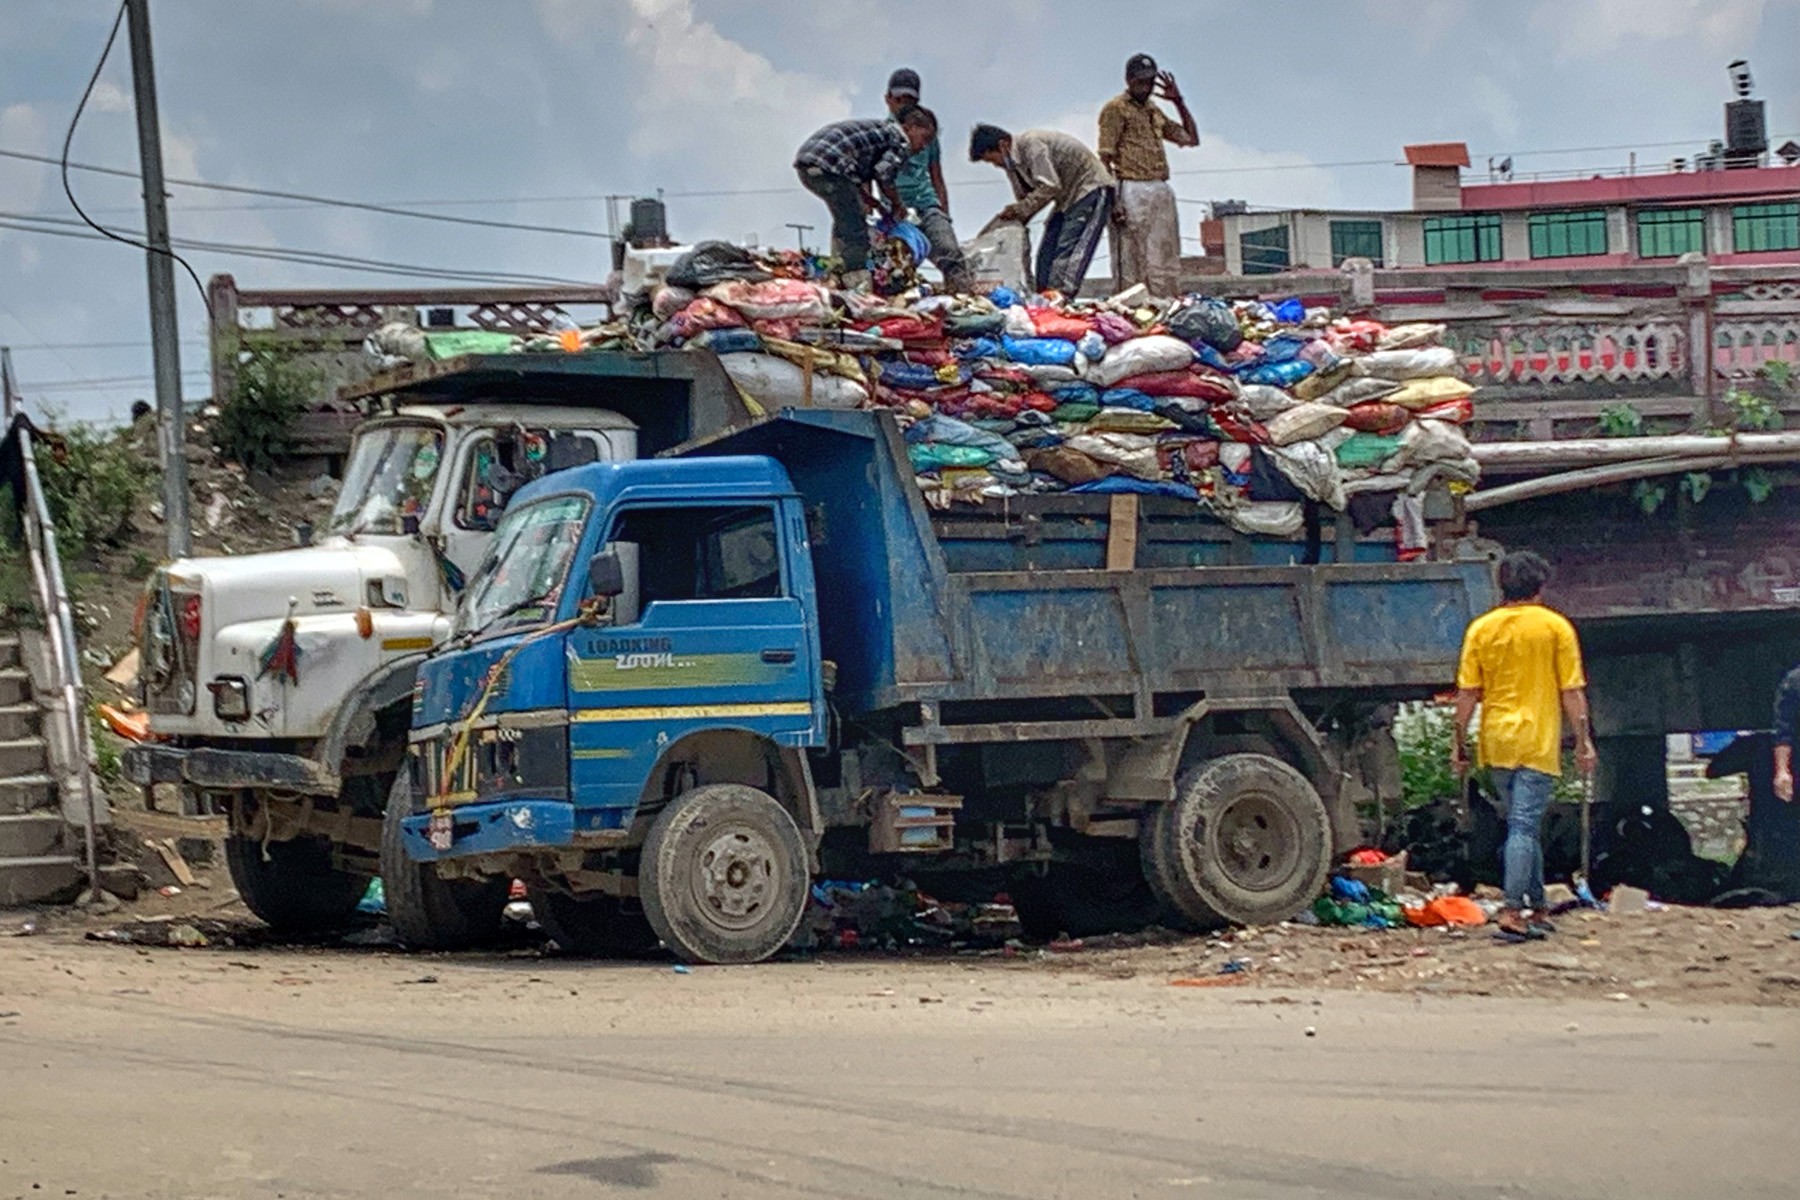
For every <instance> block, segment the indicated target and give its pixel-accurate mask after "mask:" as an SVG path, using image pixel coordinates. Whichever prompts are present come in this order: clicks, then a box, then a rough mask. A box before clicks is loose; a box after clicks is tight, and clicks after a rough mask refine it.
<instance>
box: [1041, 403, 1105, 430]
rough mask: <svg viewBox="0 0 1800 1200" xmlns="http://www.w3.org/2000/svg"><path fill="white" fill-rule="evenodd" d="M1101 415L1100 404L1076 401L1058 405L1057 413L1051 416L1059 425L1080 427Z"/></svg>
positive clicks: (1054, 412)
mask: <svg viewBox="0 0 1800 1200" xmlns="http://www.w3.org/2000/svg"><path fill="white" fill-rule="evenodd" d="M1099 414H1100V405H1099V404H1090V403H1088V402H1087V401H1083V400H1075V401H1068V402H1065V403H1062V404H1059V405H1057V406H1056V409H1055V411H1053V412H1052V413H1051V414H1050V419H1051V420H1052V421H1055V422H1056V423H1057V424H1058V425H1080V424H1083V423H1085V422H1087V421H1091V420H1093V419H1094V418H1095V417H1096V416H1098V415H1099Z"/></svg>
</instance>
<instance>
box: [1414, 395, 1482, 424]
mask: <svg viewBox="0 0 1800 1200" xmlns="http://www.w3.org/2000/svg"><path fill="white" fill-rule="evenodd" d="M1419 419H1420V420H1422V421H1447V422H1449V423H1450V424H1452V425H1467V424H1468V423H1469V422H1470V421H1473V420H1474V419H1475V402H1474V401H1473V400H1470V399H1469V398H1468V397H1467V396H1464V397H1462V398H1461V399H1458V400H1446V401H1444V402H1443V403H1442V404H1434V405H1432V406H1431V407H1430V408H1421V409H1420V410H1419Z"/></svg>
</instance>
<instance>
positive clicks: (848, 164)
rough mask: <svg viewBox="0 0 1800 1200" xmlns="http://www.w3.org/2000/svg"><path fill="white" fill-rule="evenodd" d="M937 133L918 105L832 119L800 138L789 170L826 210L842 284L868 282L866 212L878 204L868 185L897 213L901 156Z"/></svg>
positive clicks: (931, 119)
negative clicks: (870, 116)
mask: <svg viewBox="0 0 1800 1200" xmlns="http://www.w3.org/2000/svg"><path fill="white" fill-rule="evenodd" d="M935 137H937V118H936V117H934V116H932V115H931V113H930V112H928V111H926V110H925V109H923V108H920V107H919V106H918V105H916V104H915V105H912V106H911V107H909V108H905V109H902V110H901V111H900V112H898V113H895V114H894V116H893V119H892V120H887V121H881V120H866V121H865V120H850V121H836V122H833V123H832V124H830V125H827V126H825V127H824V128H823V129H820V130H819V131H818V132H817V133H815V134H813V135H812V136H811V137H809V138H807V139H806V141H805V142H803V143H801V145H800V149H799V151H798V152H797V153H796V154H795V155H794V169H795V170H796V171H798V172H799V174H800V182H801V184H802V185H803V186H804V187H805V188H806V190H807V191H809V192H811V193H812V194H813V195H815V196H817V197H818V198H819V199H821V200H823V201H824V202H825V207H826V208H828V209H830V210H831V252H832V254H834V255H835V256H836V257H837V258H838V260H839V262H840V263H842V267H841V268H840V272H841V273H840V275H839V282H840V283H842V284H843V286H844V287H846V288H864V287H867V286H868V284H869V222H868V214H869V213H871V212H876V211H879V210H880V209H881V208H882V204H881V202H880V201H879V200H877V199H876V197H875V193H874V192H873V191H872V190H871V186H870V185H874V186H875V187H879V188H880V189H881V194H882V197H883V198H884V199H885V200H886V201H887V205H886V207H887V209H888V211H889V212H891V213H896V214H897V213H898V212H899V210H900V207H901V204H900V193H899V192H898V191H897V190H896V189H895V187H894V179H895V177H896V176H898V175H899V173H900V168H901V167H902V166H903V165H904V164H905V162H906V160H907V159H908V158H910V157H912V156H913V155H915V154H917V153H918V152H919V151H921V150H923V149H924V148H925V147H926V146H927V145H929V144H930V142H931V141H932V139H933V138H935Z"/></svg>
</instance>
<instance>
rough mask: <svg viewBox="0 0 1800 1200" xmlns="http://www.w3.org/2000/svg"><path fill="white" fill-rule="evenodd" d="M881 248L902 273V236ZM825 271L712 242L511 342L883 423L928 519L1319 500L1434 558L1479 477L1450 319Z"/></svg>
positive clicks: (1265, 515)
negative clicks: (655, 366) (621, 305)
mask: <svg viewBox="0 0 1800 1200" xmlns="http://www.w3.org/2000/svg"><path fill="white" fill-rule="evenodd" d="M888 245H889V247H890V248H891V249H893V250H894V251H895V252H894V253H893V254H892V255H891V256H890V257H892V258H893V259H894V260H895V262H896V263H897V264H898V263H900V262H902V261H903V260H904V258H905V253H904V252H903V240H902V239H901V238H899V237H898V236H896V237H894V238H890V239H889V240H888ZM822 267H823V264H822V263H821V262H820V260H818V259H815V258H809V257H806V256H804V255H800V254H797V253H794V252H782V253H760V254H759V253H753V252H751V251H748V250H744V249H742V248H740V247H736V246H731V245H728V244H726V243H722V242H706V243H702V244H701V245H699V246H696V247H695V248H694V249H692V250H691V251H689V252H687V253H686V254H684V255H682V256H681V257H680V258H679V259H677V260H676V261H675V262H673V263H672V264H671V265H670V266H669V269H668V271H667V274H666V276H665V277H664V278H663V279H661V280H660V281H658V280H654V279H644V280H642V281H640V286H639V287H638V289H637V290H636V291H634V292H629V293H627V294H626V295H625V297H624V300H625V301H626V302H627V305H628V306H629V311H628V312H627V315H625V316H623V317H620V318H619V319H616V320H613V321H610V322H607V323H605V324H602V325H598V326H594V327H592V328H588V329H576V328H570V329H565V330H561V331H557V332H553V333H552V334H549V335H541V336H535V337H532V338H526V339H515V340H514V343H513V347H512V348H514V349H518V350H523V351H532V350H582V349H606V348H617V349H655V348H677V347H687V348H704V349H708V350H711V351H713V352H714V353H716V354H718V355H719V357H720V361H721V362H722V363H723V364H724V367H725V370H726V371H727V372H728V373H729V374H730V376H731V378H732V380H733V381H734V382H735V383H736V384H737V386H738V388H739V389H740V390H741V391H742V392H743V393H744V394H745V395H746V396H747V397H748V398H750V399H751V400H752V401H754V402H755V403H756V404H758V405H760V406H761V407H762V408H764V409H766V410H771V411H772V410H774V409H776V408H780V407H786V406H812V407H824V408H885V409H888V410H890V411H892V412H893V413H894V414H895V415H896V416H897V417H898V418H899V421H900V424H901V426H902V428H903V429H904V431H905V437H906V442H907V447H908V453H909V455H910V457H911V460H912V465H913V468H914V471H915V472H916V474H917V477H918V482H919V486H920V488H921V489H922V490H923V492H924V494H925V496H926V498H927V500H928V501H929V502H931V503H933V504H934V505H938V506H948V505H950V504H952V503H955V502H974V503H979V502H982V501H984V500H988V499H992V498H1003V497H1011V496H1020V495H1031V494H1041V493H1047V492H1072V493H1120V492H1130V493H1138V494H1144V495H1161V496H1170V497H1175V498H1178V499H1181V500H1186V501H1190V502H1192V503H1195V504H1197V505H1200V506H1202V507H1204V508H1206V509H1208V510H1210V511H1211V512H1212V513H1213V514H1215V515H1216V516H1217V517H1218V518H1219V519H1221V520H1223V521H1226V522H1228V523H1229V524H1231V525H1232V526H1233V527H1235V528H1236V529H1238V530H1240V531H1242V532H1246V533H1256V534H1267V535H1271V536H1278V537H1291V536H1294V535H1296V534H1298V533H1299V532H1300V531H1301V530H1302V529H1303V527H1304V525H1305V515H1306V509H1307V507H1308V506H1309V505H1316V506H1321V507H1322V508H1323V509H1329V510H1332V511H1336V512H1345V511H1347V512H1348V513H1349V514H1350V515H1351V517H1352V519H1353V520H1354V521H1355V523H1356V525H1357V528H1358V531H1359V532H1361V533H1369V532H1372V531H1374V530H1377V529H1381V528H1390V527H1391V528H1393V529H1394V530H1395V538H1396V543H1397V546H1398V548H1399V553H1400V556H1401V557H1403V558H1405V557H1413V556H1416V555H1419V554H1422V553H1423V552H1424V550H1425V546H1426V534H1425V526H1424V505H1423V499H1422V497H1423V495H1424V493H1425V492H1426V491H1427V490H1429V489H1431V488H1432V487H1434V486H1438V485H1445V486H1449V487H1452V488H1468V487H1472V486H1473V485H1474V484H1475V483H1476V482H1477V480H1478V478H1479V467H1478V466H1477V465H1476V462H1475V459H1474V455H1473V451H1472V449H1471V447H1470V444H1469V441H1468V439H1467V438H1466V437H1464V436H1463V433H1462V431H1461V430H1460V428H1459V426H1460V425H1462V424H1463V423H1464V422H1466V421H1468V420H1469V419H1470V417H1471V415H1472V411H1473V410H1472V405H1471V402H1470V396H1471V395H1472V393H1473V392H1474V388H1472V387H1471V386H1470V385H1469V384H1468V383H1466V382H1465V381H1464V380H1463V379H1462V378H1461V377H1460V366H1459V363H1458V360H1457V355H1456V352H1455V351H1454V350H1452V349H1451V348H1449V347H1446V346H1444V345H1442V337H1443V333H1444V327H1443V326H1441V325H1425V324H1411V325H1399V326H1392V327H1389V326H1385V325H1382V324H1381V323H1379V322H1376V321H1372V320H1357V319H1350V318H1347V317H1343V316H1338V315H1334V314H1333V313H1332V312H1330V311H1329V310H1326V309H1320V308H1313V309H1308V308H1306V307H1304V306H1303V304H1302V303H1301V302H1300V301H1299V300H1297V299H1290V300H1285V301H1282V302H1281V303H1278V304H1273V305H1271V304H1267V303H1263V302H1260V301H1239V302H1236V303H1228V302H1226V301H1224V300H1220V299H1215V298H1212V297H1207V296H1187V297H1183V298H1181V299H1179V300H1176V301H1173V302H1169V303H1153V302H1151V301H1150V300H1149V299H1148V298H1147V294H1146V293H1145V292H1144V291H1143V289H1142V288H1134V289H1132V290H1131V291H1129V292H1126V293H1123V294H1121V295H1118V296H1114V297H1112V298H1110V299H1105V300H1073V301H1070V300H1064V299H1062V298H1061V297H1059V296H1056V295H1025V294H1020V293H1018V292H1015V291H1013V290H1011V289H1009V288H1005V287H997V288H995V289H993V290H992V291H990V292H989V293H987V294H986V295H981V296H964V295H934V294H930V293H929V292H928V291H927V290H925V289H924V288H922V287H919V286H913V287H910V288H908V289H907V290H906V291H904V292H902V293H901V294H899V295H897V296H891V297H890V296H882V295H878V294H877V295H865V294H857V293H848V292H839V291H834V290H832V289H830V288H829V287H828V286H826V284H825V283H824V282H822V281H823V279H824V274H823V270H822ZM894 278H896V279H899V280H900V281H901V282H906V280H904V279H903V278H900V273H899V272H898V268H897V267H896V275H895V276H894ZM434 336H437V335H433V334H429V333H425V334H420V333H419V332H418V331H416V330H413V331H401V332H399V333H393V334H390V331H389V330H388V329H385V328H384V330H381V331H377V334H376V336H375V338H373V339H371V350H372V351H374V352H380V353H401V354H408V355H411V354H416V353H420V352H426V353H428V352H430V346H429V343H430V339H431V338H432V337H434ZM420 342H423V343H425V346H424V347H422V348H421V347H420V346H419V345H417V343H420ZM403 343H405V344H403ZM495 348H498V347H495Z"/></svg>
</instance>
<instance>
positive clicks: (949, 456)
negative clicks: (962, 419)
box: [906, 442, 994, 471]
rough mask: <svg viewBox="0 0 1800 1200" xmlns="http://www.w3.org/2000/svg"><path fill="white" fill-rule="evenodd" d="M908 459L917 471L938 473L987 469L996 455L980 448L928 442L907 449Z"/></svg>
mask: <svg viewBox="0 0 1800 1200" xmlns="http://www.w3.org/2000/svg"><path fill="white" fill-rule="evenodd" d="M906 457H907V458H908V459H909V460H911V462H912V467H913V470H915V471H937V470H941V469H942V468H944V467H985V466H989V465H990V464H992V463H993V462H994V455H993V454H991V453H990V452H988V451H987V450H984V449H983V448H982V447H980V446H958V445H954V444H952V443H949V442H927V443H921V444H919V445H916V446H908V447H907V448H906Z"/></svg>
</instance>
